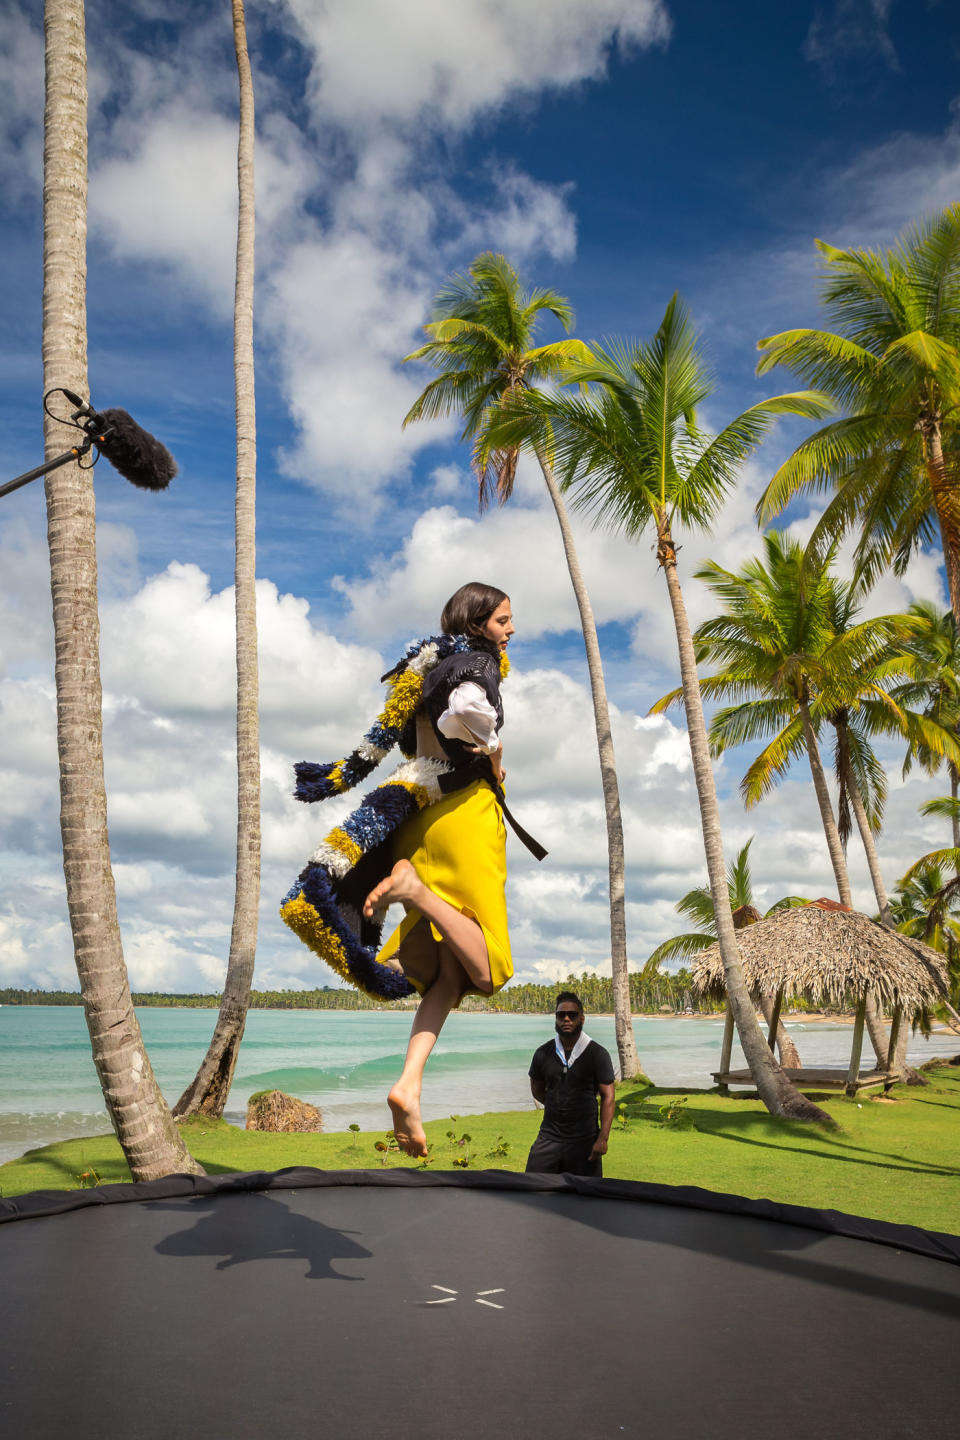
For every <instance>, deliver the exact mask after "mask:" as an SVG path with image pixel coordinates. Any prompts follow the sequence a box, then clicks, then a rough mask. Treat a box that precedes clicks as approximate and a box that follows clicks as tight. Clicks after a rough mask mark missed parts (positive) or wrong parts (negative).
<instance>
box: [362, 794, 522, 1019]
mask: <svg viewBox="0 0 960 1440" xmlns="http://www.w3.org/2000/svg"><path fill="white" fill-rule="evenodd" d="M393 858H394V861H397V860H409V861H410V862H411V864H412V865H413V866H414V868H415V869H416V871H417V874H418V875H419V876H420V879H421V880H422V881H423V883H424V884H425V885H426V886H428V887H429V888H430V889H431V890H432V891H433V892H434V894H435V895H439V896H440V898H441V900H446V901H447V902H448V904H450V905H454V906H456V908H457V909H458V910H460V911H461V912H462V913H463V914H464V915H468V916H469V917H470V919H471V920H476V922H477V924H478V925H479V926H480V929H481V930H482V931H483V938H484V940H485V941H486V946H487V955H488V956H489V958H490V978H491V980H492V981H493V993H494V994H495V993H496V992H497V991H498V990H500V989H502V988H503V986H504V985H505V984H506V983H507V981H508V980H509V979H510V977H511V975H512V974H513V961H512V960H511V958H510V936H509V934H508V933H507V902H506V896H505V894H504V889H505V886H506V883H507V831H506V826H505V825H504V823H503V815H502V813H501V811H500V806H499V805H498V804H497V800H496V796H495V795H494V793H493V791H492V790H491V789H490V786H489V785H488V784H486V783H485V781H483V780H475V781H474V783H473V784H472V785H468V786H467V787H466V788H465V789H463V790H457V791H455V792H454V793H453V794H452V795H448V796H447V798H446V799H445V800H440V801H439V802H438V803H437V804H436V805H428V806H427V807H426V808H425V809H424V810H421V811H419V812H418V813H417V814H416V815H413V816H411V818H410V819H409V820H408V821H407V822H406V823H405V824H404V825H402V826H401V827H400V829H399V830H398V831H397V834H396V836H395V838H394V842H393ZM422 918H423V917H422V916H421V914H420V912H419V910H411V911H410V912H409V913H408V914H407V916H406V917H405V919H404V920H403V921H402V922H401V924H400V925H398V926H397V928H396V930H394V932H393V934H392V935H391V936H390V938H389V940H388V941H387V942H386V944H385V945H384V947H383V949H382V950H381V951H380V953H379V955H378V956H377V959H378V960H380V961H388V960H390V959H391V958H392V957H393V956H395V955H396V954H397V951H398V950H399V948H400V946H401V944H402V942H403V940H404V939H405V938H406V936H407V935H409V934H410V931H411V930H412V929H413V928H414V926H415V925H417V924H419V922H420V921H421V919H422ZM430 929H431V930H432V932H433V937H434V939H435V940H441V939H442V938H443V937H442V936H441V935H440V933H439V931H438V930H437V928H436V926H435V925H431V926H430ZM409 978H410V981H411V984H413V985H416V987H417V989H418V990H420V991H421V994H422V993H423V992H422V987H421V986H420V985H419V984H418V983H417V981H416V980H415V979H414V977H413V976H410V977H409ZM464 993H466V994H470V993H471V991H470V990H467V991H465V992H464ZM472 993H474V994H476V993H477V992H476V991H473V992H472Z"/></svg>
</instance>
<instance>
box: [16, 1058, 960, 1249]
mask: <svg viewBox="0 0 960 1440" xmlns="http://www.w3.org/2000/svg"><path fill="white" fill-rule="evenodd" d="M929 1079H930V1082H931V1083H930V1084H929V1085H928V1086H927V1087H925V1088H918V1087H907V1086H898V1087H897V1088H895V1089H894V1090H893V1091H891V1094H890V1098H889V1099H888V1100H886V1101H884V1100H880V1099H868V1098H865V1097H864V1096H861V1097H860V1101H859V1103H858V1102H856V1101H854V1100H848V1099H846V1098H845V1097H843V1098H841V1097H837V1096H832V1097H817V1098H818V1103H820V1104H821V1105H822V1106H823V1108H824V1109H826V1110H827V1111H828V1112H829V1113H830V1115H831V1116H832V1117H833V1118H834V1120H835V1121H836V1122H837V1125H838V1128H837V1129H836V1130H834V1131H830V1132H827V1131H823V1130H820V1129H817V1128H815V1127H813V1126H809V1125H800V1124H797V1123H796V1122H789V1121H783V1120H775V1119H773V1117H772V1116H770V1115H768V1114H767V1112H766V1110H765V1109H764V1108H763V1106H762V1105H761V1104H760V1103H759V1101H756V1100H738V1099H732V1098H730V1099H728V1098H724V1097H722V1096H720V1095H718V1094H716V1093H715V1092H713V1091H705V1090H687V1091H684V1090H650V1091H647V1092H646V1095H645V1096H644V1093H643V1092H642V1091H637V1089H636V1087H635V1086H632V1085H630V1084H627V1085H623V1086H620V1087H619V1088H618V1092H617V1099H618V1103H621V1104H623V1105H624V1106H625V1107H626V1108H625V1111H624V1112H623V1114H624V1118H625V1126H626V1128H624V1129H621V1128H619V1127H618V1126H615V1127H614V1132H613V1134H612V1136H611V1138H610V1150H609V1153H608V1155H607V1159H606V1161H605V1165H604V1170H605V1173H606V1175H607V1176H608V1177H611V1178H617V1179H624V1180H654V1181H659V1182H662V1183H665V1184H668V1185H700V1186H703V1187H704V1188H706V1189H709V1190H720V1191H728V1192H731V1193H733V1194H737V1195H746V1196H750V1197H751V1198H766V1199H770V1200H779V1201H783V1202H788V1203H790V1204H795V1205H811V1206H816V1207H819V1208H824V1209H831V1210H845V1211H848V1212H849V1213H851V1214H855V1215H866V1216H871V1217H873V1218H876V1219H880V1220H892V1221H896V1222H898V1223H900V1224H910V1225H919V1226H922V1227H923V1228H925V1229H929V1230H946V1231H949V1232H951V1233H960V1071H958V1070H957V1069H955V1068H952V1067H945V1068H940V1069H935V1070H932V1071H930V1072H929ZM678 1102H683V1103H678ZM666 1108H669V1109H674V1110H678V1111H679V1112H680V1123H670V1121H669V1119H668V1120H666V1121H665V1119H664V1116H663V1113H662V1111H663V1110H664V1109H666ZM537 1127H538V1118H537V1115H536V1114H535V1113H534V1112H533V1111H532V1110H530V1111H508V1112H507V1113H505V1114H491V1115H470V1116H464V1117H463V1118H462V1119H447V1120H434V1121H431V1122H430V1123H429V1124H428V1125H427V1127H426V1130H427V1139H428V1141H429V1143H430V1146H431V1149H430V1157H429V1160H428V1162H427V1163H428V1165H429V1167H430V1168H434V1169H438V1170H448V1169H451V1168H453V1166H454V1163H455V1162H456V1161H463V1160H466V1161H467V1164H468V1166H469V1168H470V1169H477V1170H482V1169H499V1170H522V1169H523V1166H524V1163H525V1161H526V1156H527V1150H528V1148H529V1146H530V1144H531V1142H532V1140H533V1138H534V1135H535V1134H536V1131H537ZM183 1129H184V1135H185V1138H186V1141H187V1144H188V1146H189V1148H190V1150H191V1152H192V1153H193V1154H194V1155H195V1156H196V1158H197V1159H198V1160H199V1161H200V1163H201V1164H202V1165H203V1166H204V1168H205V1169H206V1170H207V1172H208V1173H209V1174H211V1175H216V1174H223V1173H226V1172H229V1171H236V1170H279V1169H282V1168H283V1167H284V1166H287V1165H314V1166H317V1167H318V1168H320V1169H325V1170H339V1169H373V1168H377V1167H379V1166H380V1165H383V1164H385V1165H389V1166H391V1167H395V1166H405V1167H416V1166H417V1165H418V1164H420V1163H422V1162H418V1161H414V1160H409V1159H407V1158H406V1157H405V1156H401V1155H399V1154H398V1153H397V1152H396V1151H395V1150H393V1151H388V1152H387V1153H383V1152H382V1151H377V1150H376V1149H375V1144H376V1142H378V1141H379V1142H380V1143H386V1141H385V1136H384V1135H383V1134H382V1133H380V1134H377V1133H371V1132H363V1133H361V1134H358V1135H355V1136H354V1135H350V1134H343V1133H338V1134H331V1135H268V1134H260V1133H258V1132H248V1131H244V1130H238V1129H235V1128H234V1127H233V1126H230V1125H227V1124H225V1123H224V1122H222V1121H219V1122H211V1121H206V1120H192V1121H189V1122H187V1123H186V1124H185V1125H184V1127H183ZM448 1131H453V1132H454V1135H455V1139H453V1140H451V1139H450V1138H449V1136H448V1133H447V1132H448ZM467 1136H469V1137H470V1138H469V1140H467V1139H466V1137H467ZM504 1151H506V1153H504ZM129 1179H130V1173H129V1171H128V1169H127V1166H126V1162H125V1161H124V1159H123V1156H122V1154H121V1151H120V1147H119V1145H118V1144H117V1142H116V1140H115V1139H114V1138H113V1136H95V1137H93V1138H91V1139H87V1140H70V1141H64V1142H62V1143H61V1144H57V1145H46V1146H44V1147H43V1148H42V1149H38V1150H31V1151H29V1152H28V1153H27V1154H26V1155H24V1156H22V1157H21V1158H20V1159H19V1160H11V1161H10V1162H8V1164H6V1165H3V1166H0V1194H2V1195H6V1196H9V1195H20V1194H24V1193H26V1192H27V1191H30V1190H48V1189H55V1190H65V1189H76V1188H78V1187H79V1186H82V1185H85V1184H91V1183H97V1182H99V1183H100V1184H110V1183H113V1182H115V1181H119V1180H129Z"/></svg>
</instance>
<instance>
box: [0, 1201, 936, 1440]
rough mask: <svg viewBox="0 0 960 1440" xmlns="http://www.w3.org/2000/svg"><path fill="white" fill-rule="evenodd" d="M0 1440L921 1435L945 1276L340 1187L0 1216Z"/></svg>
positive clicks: (752, 1238)
mask: <svg viewBox="0 0 960 1440" xmlns="http://www.w3.org/2000/svg"><path fill="white" fill-rule="evenodd" d="M0 1274H2V1286H3V1289H2V1302H0V1309H2V1319H0V1354H2V1357H3V1396H2V1402H0V1414H2V1416H3V1423H2V1431H3V1434H4V1435H5V1436H7V1437H10V1440H21V1437H23V1440H47V1437H54V1436H55V1437H58V1440H59V1437H72V1440H86V1437H88V1436H89V1437H93V1436H98V1437H102V1440H155V1437H156V1440H159V1437H161V1436H162V1437H165V1440H166V1437H179V1436H182V1435H183V1436H185V1435H197V1436H209V1437H216V1440H219V1437H224V1440H227V1437H230V1440H247V1437H254V1436H256V1437H265V1436H278V1437H290V1440H299V1437H311V1440H316V1437H325V1436H331V1437H336V1440H353V1437H358V1440H360V1437H364V1440H368V1437H379V1436H391V1437H394V1436H402V1437H405V1436H423V1437H431V1440H432V1437H441V1436H442V1437H449V1440H473V1437H487V1436H489V1437H494V1436H496V1437H499V1440H502V1437H510V1436H511V1435H512V1434H514V1433H522V1434H523V1435H530V1436H535V1437H539V1436H550V1437H553V1440H567V1437H570V1440H574V1437H576V1440H585V1437H595V1436H614V1437H617V1436H644V1437H658V1440H659V1437H663V1440H667V1437H671V1440H672V1437H676V1440H685V1437H704V1440H734V1437H736V1440H748V1437H751V1436H754V1435H757V1434H763V1433H768V1434H771V1435H779V1434H784V1433H786V1434H791V1435H792V1434H799V1435H801V1436H803V1437H804V1440H854V1437H856V1440H860V1437H863V1440H887V1437H889V1440H909V1437H913V1436H917V1437H924V1440H929V1437H931V1436H935V1435H939V1434H943V1433H945V1427H947V1428H949V1426H950V1424H951V1423H952V1422H951V1421H950V1419H949V1417H950V1416H951V1415H953V1416H955V1415H956V1413H957V1412H956V1407H957V1404H958V1402H960V1387H958V1382H957V1379H956V1374H957V1356H958V1354H960V1266H958V1265H956V1264H949V1263H944V1261H942V1260H937V1259H933V1258H930V1257H928V1256H925V1255H922V1254H913V1253H907V1252H904V1251H901V1250H898V1249H896V1248H893V1247H892V1246H890V1245H889V1244H875V1243H871V1242H870V1241H865V1240H860V1239H855V1238H851V1237H848V1236H844V1235H837V1234H829V1233H824V1232H820V1231H817V1230H812V1229H809V1228H806V1227H805V1226H798V1225H793V1224H785V1223H779V1222H777V1221H774V1220H767V1219H763V1218H757V1217H756V1216H750V1215H738V1214H727V1213H718V1212H714V1211H705V1210H699V1209H695V1208H680V1207H678V1206H675V1205H671V1204H668V1203H656V1202H646V1203H635V1202H631V1201H629V1200H625V1199H620V1198H616V1197H612V1198H611V1197H608V1196H606V1195H583V1194H578V1193H567V1192H564V1191H553V1192H551V1191H546V1192H539V1191H528V1190H522V1189H512V1188H506V1189H497V1188H483V1189H481V1188H461V1187H451V1188H446V1187H444V1186H436V1185H434V1186H430V1185H424V1186H402V1187H397V1188H392V1187H390V1186H381V1185H376V1184H373V1185H367V1186H365V1185H363V1184H360V1185H357V1184H351V1185H332V1186H326V1187H324V1188H318V1189H299V1188H298V1189H271V1190H269V1191H252V1192H246V1193H229V1192H227V1193H214V1194H208V1195H199V1196H193V1197H190V1198H182V1199H162V1200H146V1201H138V1202H134V1203H129V1204H111V1205H106V1206H103V1205H97V1206H93V1207H90V1208H84V1209H78V1210H73V1211H70V1212H68V1213H64V1214H57V1215H50V1216H47V1217H42V1218H34V1219H30V1220H28V1221H26V1222H25V1223H17V1224H7V1225H0Z"/></svg>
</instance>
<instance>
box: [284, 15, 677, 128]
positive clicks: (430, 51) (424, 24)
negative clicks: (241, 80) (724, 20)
mask: <svg viewBox="0 0 960 1440" xmlns="http://www.w3.org/2000/svg"><path fill="white" fill-rule="evenodd" d="M285 3H286V7H287V9H288V10H289V12H290V14H291V15H292V16H293V17H294V18H295V20H296V21H297V23H298V25H299V27H300V33H301V36H302V38H303V41H304V43H305V45H307V46H308V47H309V48H310V49H311V50H313V51H314V52H315V60H314V68H313V76H312V83H311V87H310V88H311V96H312V100H313V104H314V107H315V109H316V111H317V114H318V116H322V117H324V118H326V119H334V120H337V121H339V122H340V123H341V124H342V125H344V126H345V127H349V128H350V129H352V130H369V129H373V128H374V127H378V126H380V125H384V124H389V125H397V126H401V127H406V126H410V127H413V126H416V127H420V126H427V127H429V128H430V129H435V130H437V131H445V130H447V129H449V128H451V127H452V128H455V129H463V128H465V127H466V126H467V125H469V124H471V123H472V122H473V121H474V120H475V119H476V118H477V117H478V116H482V115H484V114H485V113H487V112H489V111H491V110H494V109H498V108H500V107H501V106H502V105H504V104H505V103H506V102H508V101H510V100H512V99H514V98H516V97H519V96H524V95H528V96H529V95H535V94H537V93H538V92H539V91H540V90H543V89H554V88H555V89H565V88H566V87H567V86H570V85H574V84H577V83H578V82H581V81H583V80H588V79H597V78H599V77H600V76H602V75H603V73H604V71H605V69H606V65H607V59H608V55H609V51H610V48H611V45H612V44H616V45H618V46H619V48H620V49H621V51H629V50H630V49H631V48H632V47H634V46H647V45H651V44H658V43H663V42H665V41H666V39H667V38H668V36H669V32H670V24H669V20H668V18H667V13H666V10H665V8H664V7H663V6H662V5H661V4H660V3H659V0H551V3H550V5H549V6H534V5H527V6H517V5H513V4H510V3H509V0H460V3H458V4H457V5H456V6H450V5H447V4H445V3H444V0H418V4H417V5H415V6H406V7H404V8H402V9H400V8H398V7H397V6H396V5H394V4H393V3H391V0H367V4H366V5H365V6H364V23H363V24H362V25H359V24H357V23H356V18H355V13H354V12H352V11H351V9H350V8H348V7H344V6H339V5H328V4H325V3H323V0H285ZM372 36H375V37H376V42H375V43H373V44H371V37H372Z"/></svg>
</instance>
